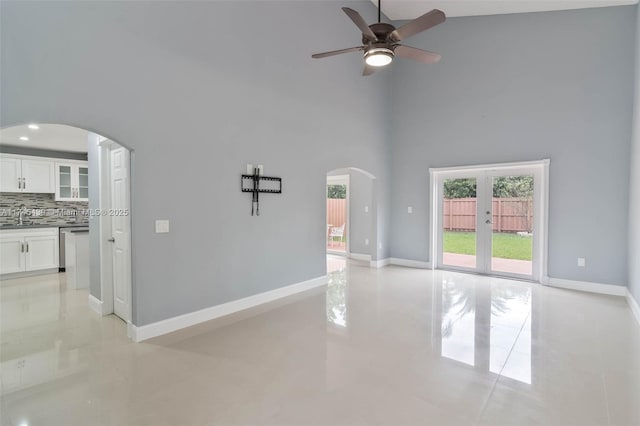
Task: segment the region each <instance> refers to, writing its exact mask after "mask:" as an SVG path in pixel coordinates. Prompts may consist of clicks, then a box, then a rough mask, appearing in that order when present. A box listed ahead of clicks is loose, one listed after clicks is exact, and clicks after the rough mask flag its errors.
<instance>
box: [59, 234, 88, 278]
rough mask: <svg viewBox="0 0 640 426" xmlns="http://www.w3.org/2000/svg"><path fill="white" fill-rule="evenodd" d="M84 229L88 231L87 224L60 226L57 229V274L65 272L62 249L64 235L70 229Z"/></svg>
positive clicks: (63, 251)
mask: <svg viewBox="0 0 640 426" xmlns="http://www.w3.org/2000/svg"><path fill="white" fill-rule="evenodd" d="M84 227H86V228H87V230H89V224H88V223H78V224H77V225H76V224H74V225H69V226H64V225H63V226H60V227H59V228H58V254H59V256H58V272H65V271H66V267H65V265H66V257H65V249H64V245H65V237H66V234H67V233H68V232H69V231H70V230H71V229H81V228H84Z"/></svg>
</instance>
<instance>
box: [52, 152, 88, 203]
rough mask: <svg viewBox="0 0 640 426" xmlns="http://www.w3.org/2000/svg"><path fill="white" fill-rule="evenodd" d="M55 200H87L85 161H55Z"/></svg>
mask: <svg viewBox="0 0 640 426" xmlns="http://www.w3.org/2000/svg"><path fill="white" fill-rule="evenodd" d="M56 201H89V168H88V167H87V162H86V161H78V162H69V163H56Z"/></svg>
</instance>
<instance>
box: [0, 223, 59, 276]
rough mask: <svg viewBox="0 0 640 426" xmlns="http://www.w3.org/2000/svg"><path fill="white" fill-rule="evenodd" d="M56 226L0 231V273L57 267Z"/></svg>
mask: <svg viewBox="0 0 640 426" xmlns="http://www.w3.org/2000/svg"><path fill="white" fill-rule="evenodd" d="M58 248H59V246H58V228H36V229H9V230H4V231H0V259H2V261H0V275H4V274H12V273H19V272H31V271H39V270H43V269H53V268H57V267H58Z"/></svg>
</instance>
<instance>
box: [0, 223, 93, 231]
mask: <svg viewBox="0 0 640 426" xmlns="http://www.w3.org/2000/svg"><path fill="white" fill-rule="evenodd" d="M78 226H83V227H85V228H86V227H87V226H89V222H77V223H76V222H71V223H67V222H60V223H32V224H30V225H22V226H20V225H18V224H13V223H12V224H8V225H0V231H1V230H3V229H34V228H75V227H78Z"/></svg>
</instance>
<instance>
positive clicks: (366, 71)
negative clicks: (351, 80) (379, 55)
mask: <svg viewBox="0 0 640 426" xmlns="http://www.w3.org/2000/svg"><path fill="white" fill-rule="evenodd" d="M376 71H378V67H372V66H371V65H367V64H364V70H362V75H363V76H365V77H366V76H368V75H371V74H373V73H374V72H376Z"/></svg>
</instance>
